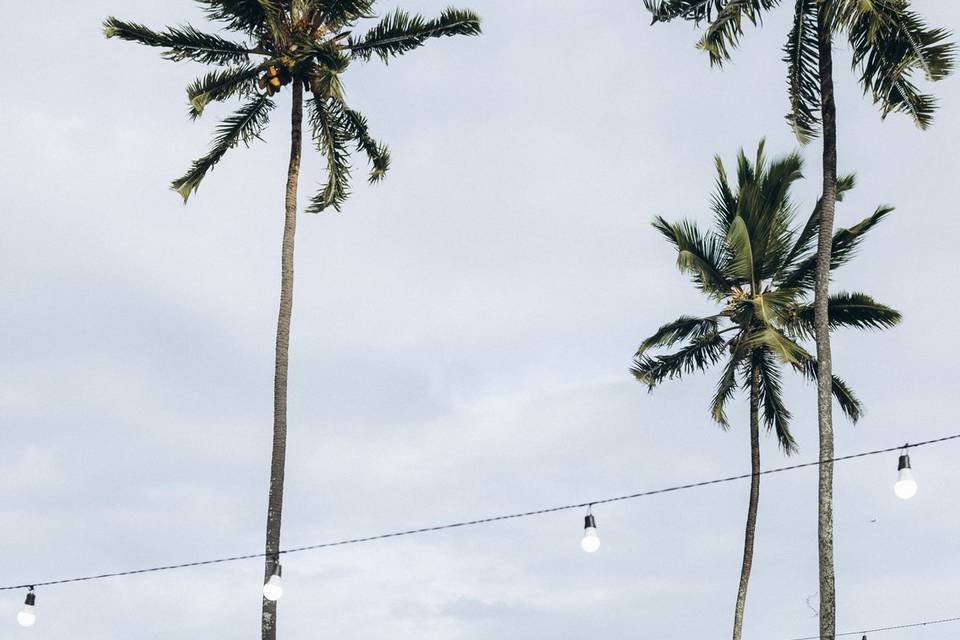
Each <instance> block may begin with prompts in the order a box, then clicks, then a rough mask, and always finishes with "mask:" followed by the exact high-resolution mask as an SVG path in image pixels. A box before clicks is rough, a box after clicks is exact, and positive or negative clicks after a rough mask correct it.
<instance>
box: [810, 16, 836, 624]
mask: <svg viewBox="0 0 960 640" xmlns="http://www.w3.org/2000/svg"><path fill="white" fill-rule="evenodd" d="M824 14H825V11H824V5H823V4H820V5H819V8H818V16H817V24H818V36H819V37H818V41H819V53H820V101H821V102H820V111H821V116H822V120H823V199H822V204H821V206H820V233H819V238H818V242H817V273H816V284H815V288H814V320H813V322H814V328H815V329H816V337H817V422H818V425H819V430H820V460H832V459H833V415H832V414H833V404H832V403H833V400H832V397H831V391H832V387H833V375H832V374H833V362H832V360H831V356H830V325H829V318H828V312H827V309H828V307H827V305H828V301H829V295H830V258H831V255H830V254H831V252H832V250H833V219H834V213H835V209H836V202H837V106H836V104H835V103H834V98H833V49H832V47H833V38H832V33H831V31H830V25H829V23H828V20H827V17H826V16H825V15H824ZM818 495H819V500H818V505H817V514H818V517H817V537H818V542H819V552H820V638H821V640H834V636H835V634H836V626H837V625H836V616H837V611H836V585H835V579H834V569H833V463H832V462H826V463H822V464H821V465H820V482H819V493H818Z"/></svg>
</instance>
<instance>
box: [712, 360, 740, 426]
mask: <svg viewBox="0 0 960 640" xmlns="http://www.w3.org/2000/svg"><path fill="white" fill-rule="evenodd" d="M741 359H742V355H741V354H740V353H739V352H738V351H737V350H733V353H732V354H731V355H730V359H729V360H727V364H726V366H724V368H723V374H722V375H721V376H720V380H719V381H718V382H717V390H716V392H715V393H714V394H713V399H712V400H710V416H711V417H712V418H713V419H714V421H715V422H716V423H717V424H719V425H720V426H721V427H723V428H724V429H729V428H730V422H729V421H728V420H727V403H728V402H730V400H731V399H732V398H733V395H734V394H735V393H736V391H737V369H738V368H739V367H740V362H741Z"/></svg>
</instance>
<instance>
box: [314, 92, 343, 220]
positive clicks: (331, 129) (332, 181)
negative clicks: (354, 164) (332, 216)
mask: <svg viewBox="0 0 960 640" xmlns="http://www.w3.org/2000/svg"><path fill="white" fill-rule="evenodd" d="M309 105H310V125H311V128H312V131H313V139H314V142H315V143H316V145H317V149H318V150H319V151H320V153H322V154H323V156H324V158H326V161H327V181H326V185H325V186H324V187H323V189H322V190H321V191H320V192H319V193H318V194H317V195H316V196H314V197H313V199H312V200H311V201H310V205H309V206H308V207H307V212H309V213H320V212H321V211H323V210H325V209H327V208H328V207H333V208H334V209H336V210H337V211H340V207H341V205H342V204H343V202H344V201H345V200H346V199H347V196H348V195H349V193H350V186H349V183H350V159H349V151H348V150H347V143H348V142H349V137H348V135H347V132H346V130H345V129H344V125H343V119H344V116H343V109H342V107H341V103H340V101H339V100H336V99H334V98H329V97H323V96H320V95H316V94H315V95H314V98H313V99H312V100H310V103H309Z"/></svg>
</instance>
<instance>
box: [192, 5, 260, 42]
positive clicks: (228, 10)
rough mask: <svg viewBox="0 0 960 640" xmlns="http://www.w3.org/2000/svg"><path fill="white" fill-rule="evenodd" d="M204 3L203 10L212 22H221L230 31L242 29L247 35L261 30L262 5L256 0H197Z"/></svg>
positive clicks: (255, 33) (257, 33) (256, 33)
mask: <svg viewBox="0 0 960 640" xmlns="http://www.w3.org/2000/svg"><path fill="white" fill-rule="evenodd" d="M198 2H199V3H200V4H202V5H204V9H203V12H204V13H205V14H206V16H207V18H208V19H210V20H212V21H214V22H222V23H224V26H225V27H226V28H227V29H229V30H231V31H243V32H246V33H248V34H249V35H259V34H260V33H262V32H263V27H264V20H265V18H266V16H265V15H264V13H263V6H261V4H260V2H258V0H198Z"/></svg>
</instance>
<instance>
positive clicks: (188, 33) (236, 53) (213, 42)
mask: <svg viewBox="0 0 960 640" xmlns="http://www.w3.org/2000/svg"><path fill="white" fill-rule="evenodd" d="M103 33H104V35H105V36H107V37H108V38H120V39H121V40H129V41H131V42H139V43H140V44H145V45H148V46H151V47H162V48H164V49H166V51H164V52H163V57H164V58H167V59H168V60H174V61H179V60H195V61H196V62H202V63H204V64H220V65H225V64H241V63H244V62H247V61H248V60H249V59H250V55H251V54H253V53H255V51H254V50H253V49H252V48H250V47H248V46H246V45H244V44H240V43H237V42H233V41H231V40H227V39H225V38H221V37H220V36H217V35H212V34H209V33H203V32H201V31H198V30H197V29H195V28H194V27H191V26H190V25H186V26H182V27H169V28H167V29H166V30H165V31H153V30H152V29H150V28H149V27H146V26H144V25H142V24H137V23H135V22H124V21H123V20H118V19H117V18H112V17H111V18H107V19H106V20H105V21H104V23H103Z"/></svg>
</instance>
